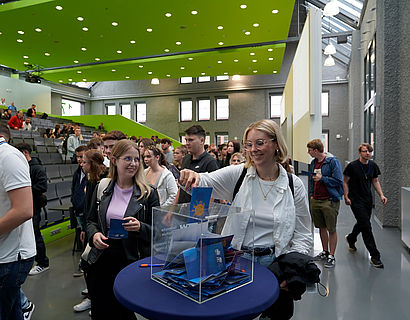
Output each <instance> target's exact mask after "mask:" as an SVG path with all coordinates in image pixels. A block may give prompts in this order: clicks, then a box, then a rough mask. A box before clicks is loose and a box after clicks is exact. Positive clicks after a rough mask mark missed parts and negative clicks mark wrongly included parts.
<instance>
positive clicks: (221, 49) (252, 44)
mask: <svg viewBox="0 0 410 320" xmlns="http://www.w3.org/2000/svg"><path fill="white" fill-rule="evenodd" d="M299 39H300V37H289V38H287V39H285V40H276V41H265V42H258V43H248V44H241V45H235V46H227V47H218V48H208V49H199V50H190V51H181V52H174V53H164V54H156V55H148V56H142V57H134V58H125V59H115V60H107V61H98V62H90V63H83V64H74V65H68V66H59V67H50V68H39V69H32V70H26V71H17V72H16V73H18V74H26V73H30V72H42V71H50V70H61V69H70V68H79V67H85V66H98V65H104V64H109V63H118V62H126V61H136V60H143V59H152V58H166V57H173V56H180V55H186V54H197V53H204V52H215V51H219V52H221V51H225V50H233V49H241V48H255V47H262V46H268V45H275V44H281V43H292V42H299Z"/></svg>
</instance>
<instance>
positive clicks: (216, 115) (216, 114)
mask: <svg viewBox="0 0 410 320" xmlns="http://www.w3.org/2000/svg"><path fill="white" fill-rule="evenodd" d="M219 99H227V100H228V117H227V118H226V119H225V118H223V119H219V118H218V100H219ZM214 102H215V106H214V111H215V115H214V118H215V121H227V120H229V116H230V101H229V96H220V97H215V99H214Z"/></svg>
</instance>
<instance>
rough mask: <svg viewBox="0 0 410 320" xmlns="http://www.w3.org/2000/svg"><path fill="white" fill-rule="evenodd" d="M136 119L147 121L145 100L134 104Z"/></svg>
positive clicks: (141, 121) (142, 121) (140, 121)
mask: <svg viewBox="0 0 410 320" xmlns="http://www.w3.org/2000/svg"><path fill="white" fill-rule="evenodd" d="M135 109H136V111H137V112H136V115H137V116H136V120H137V122H139V123H144V122H147V104H146V103H145V102H137V103H136V104H135Z"/></svg>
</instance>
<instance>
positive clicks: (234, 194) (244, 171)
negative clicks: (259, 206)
mask: <svg viewBox="0 0 410 320" xmlns="http://www.w3.org/2000/svg"><path fill="white" fill-rule="evenodd" d="M247 171H248V168H245V167H244V168H243V170H242V173H241V175H240V176H239V179H238V181H236V185H235V188H234V189H233V196H232V202H233V200H234V199H235V197H236V194H237V193H238V191H239V189H240V187H241V185H242V182H243V179H245V176H246V172H247Z"/></svg>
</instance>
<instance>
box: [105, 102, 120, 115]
mask: <svg viewBox="0 0 410 320" xmlns="http://www.w3.org/2000/svg"><path fill="white" fill-rule="evenodd" d="M112 106H113V107H114V114H109V113H108V110H109V107H112ZM105 114H106V115H107V116H115V115H116V114H117V105H116V104H115V103H114V104H112V103H106V104H105Z"/></svg>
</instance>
